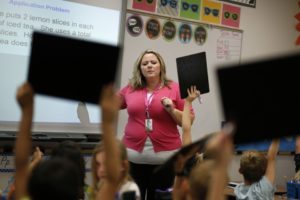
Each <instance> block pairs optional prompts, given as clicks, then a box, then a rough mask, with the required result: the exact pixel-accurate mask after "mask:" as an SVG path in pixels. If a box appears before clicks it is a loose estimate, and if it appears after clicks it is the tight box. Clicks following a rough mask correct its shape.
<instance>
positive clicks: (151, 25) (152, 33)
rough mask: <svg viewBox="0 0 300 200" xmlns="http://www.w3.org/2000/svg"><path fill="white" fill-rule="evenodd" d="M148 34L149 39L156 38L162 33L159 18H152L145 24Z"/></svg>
mask: <svg viewBox="0 0 300 200" xmlns="http://www.w3.org/2000/svg"><path fill="white" fill-rule="evenodd" d="M145 29H146V30H145V31H146V35H147V36H148V38H149V39H156V38H158V36H159V33H160V23H159V21H158V20H157V19H154V18H150V19H149V20H148V21H147V22H146V25H145Z"/></svg>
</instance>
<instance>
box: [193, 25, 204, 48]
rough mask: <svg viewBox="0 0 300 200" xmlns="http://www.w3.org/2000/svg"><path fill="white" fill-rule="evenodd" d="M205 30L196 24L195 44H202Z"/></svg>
mask: <svg viewBox="0 0 300 200" xmlns="http://www.w3.org/2000/svg"><path fill="white" fill-rule="evenodd" d="M206 37H207V32H206V29H205V28H204V27H203V26H198V27H197V28H196V29H195V31H194V39H195V42H196V44H198V45H203V44H204V42H205V41H206Z"/></svg>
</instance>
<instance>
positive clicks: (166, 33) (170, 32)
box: [162, 21, 176, 42]
mask: <svg viewBox="0 0 300 200" xmlns="http://www.w3.org/2000/svg"><path fill="white" fill-rule="evenodd" d="M175 35H176V25H175V24H174V23H173V22H171V21H167V22H165V23H164V25H163V28H162V36H163V38H164V39H165V40H166V41H168V42H169V41H171V40H173V39H174V38H175Z"/></svg>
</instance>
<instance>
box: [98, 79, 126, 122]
mask: <svg viewBox="0 0 300 200" xmlns="http://www.w3.org/2000/svg"><path fill="white" fill-rule="evenodd" d="M100 97H101V98H100V100H99V105H100V106H101V109H102V121H105V122H114V121H115V119H116V117H117V113H118V111H119V108H120V103H121V102H120V98H119V97H118V96H117V95H116V93H115V91H114V87H113V84H109V85H106V86H104V87H103V88H102V92H101V96H100Z"/></svg>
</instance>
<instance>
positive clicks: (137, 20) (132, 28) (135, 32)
mask: <svg viewBox="0 0 300 200" xmlns="http://www.w3.org/2000/svg"><path fill="white" fill-rule="evenodd" d="M126 28H127V31H128V33H129V34H130V35H131V36H134V37H136V36H139V35H140V34H141V33H142V31H143V20H142V18H141V17H140V16H138V15H131V16H130V17H128V18H127V21H126Z"/></svg>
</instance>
